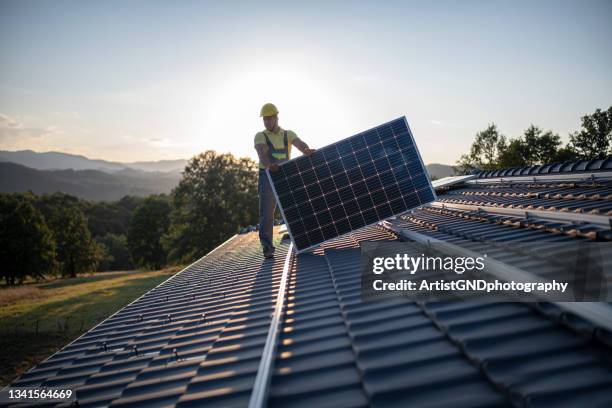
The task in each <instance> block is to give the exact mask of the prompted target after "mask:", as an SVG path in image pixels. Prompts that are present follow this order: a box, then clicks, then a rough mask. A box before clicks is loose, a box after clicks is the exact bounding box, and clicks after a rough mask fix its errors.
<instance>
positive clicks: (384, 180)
mask: <svg viewBox="0 0 612 408" xmlns="http://www.w3.org/2000/svg"><path fill="white" fill-rule="evenodd" d="M267 173H268V177H269V179H270V182H271V184H272V189H273V191H274V194H275V196H276V201H277V202H278V204H279V207H280V210H281V214H282V215H283V218H284V219H285V224H286V225H287V229H288V231H289V235H290V237H291V240H292V241H293V245H294V246H295V248H296V250H297V251H298V252H303V251H305V250H308V249H310V248H314V247H315V246H317V245H319V244H321V243H322V242H324V241H327V240H330V239H332V238H336V237H338V236H341V235H345V234H347V233H350V232H351V231H355V230H357V229H360V228H363V227H365V226H368V225H371V224H375V223H377V222H378V221H381V220H384V219H386V218H389V217H392V216H395V215H398V214H401V213H403V212H406V211H407V210H410V209H412V208H415V207H418V206H420V205H422V204H425V203H428V202H431V201H434V200H435V197H436V196H435V191H434V189H433V187H432V185H431V182H430V181H429V176H428V174H427V170H426V169H425V166H424V165H423V160H422V159H421V155H420V154H419V151H418V149H417V147H416V144H415V143H414V138H413V137H412V133H411V132H410V129H409V127H408V122H407V121H406V118H405V117H401V118H399V119H396V120H393V121H391V122H388V123H385V124H382V125H380V126H377V127H375V128H373V129H370V130H367V131H365V132H362V133H359V134H356V135H354V136H351V137H349V138H346V139H343V140H340V141H338V142H336V143H333V144H330V145H328V146H325V147H323V148H321V149H318V150H316V151H315V152H314V153H313V154H312V155H311V156H309V157H307V156H301V157H298V158H295V159H292V160H289V161H286V162H284V163H282V164H281V165H280V166H279V170H278V171H276V172H270V171H268V172H267Z"/></svg>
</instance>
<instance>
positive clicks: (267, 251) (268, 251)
mask: <svg viewBox="0 0 612 408" xmlns="http://www.w3.org/2000/svg"><path fill="white" fill-rule="evenodd" d="M274 249H275V248H274V247H273V246H272V247H265V248H264V250H263V255H264V258H266V259H270V258H274Z"/></svg>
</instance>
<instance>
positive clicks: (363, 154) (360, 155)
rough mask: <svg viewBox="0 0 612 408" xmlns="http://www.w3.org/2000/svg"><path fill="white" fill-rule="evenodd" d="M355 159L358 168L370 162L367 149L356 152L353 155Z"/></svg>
mask: <svg viewBox="0 0 612 408" xmlns="http://www.w3.org/2000/svg"><path fill="white" fill-rule="evenodd" d="M355 157H356V158H357V162H358V163H359V165H360V166H363V165H364V164H366V163H370V162H371V161H372V158H371V157H370V152H369V151H368V149H364V150H360V151H358V152H357V153H355Z"/></svg>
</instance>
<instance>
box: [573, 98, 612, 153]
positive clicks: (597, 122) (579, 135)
mask: <svg viewBox="0 0 612 408" xmlns="http://www.w3.org/2000/svg"><path fill="white" fill-rule="evenodd" d="M570 145H571V147H572V148H573V149H574V150H575V151H576V153H577V154H578V156H579V157H580V158H581V159H583V160H591V159H597V158H599V159H601V158H604V157H606V156H607V155H608V154H612V150H610V147H611V146H612V106H610V107H609V108H608V110H607V111H602V110H601V109H597V110H596V111H595V112H594V113H593V114H592V115H585V116H583V117H582V129H580V130H579V131H577V132H574V133H572V134H570Z"/></svg>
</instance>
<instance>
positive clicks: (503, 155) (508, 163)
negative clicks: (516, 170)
mask: <svg viewBox="0 0 612 408" xmlns="http://www.w3.org/2000/svg"><path fill="white" fill-rule="evenodd" d="M525 156H527V146H526V144H525V143H524V141H523V140H521V139H511V140H510V143H508V145H507V146H506V147H505V148H504V149H503V150H502V151H501V152H500V153H499V157H498V159H497V166H496V167H497V168H504V167H524V166H527V165H528V162H527V160H526V158H525Z"/></svg>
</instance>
